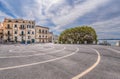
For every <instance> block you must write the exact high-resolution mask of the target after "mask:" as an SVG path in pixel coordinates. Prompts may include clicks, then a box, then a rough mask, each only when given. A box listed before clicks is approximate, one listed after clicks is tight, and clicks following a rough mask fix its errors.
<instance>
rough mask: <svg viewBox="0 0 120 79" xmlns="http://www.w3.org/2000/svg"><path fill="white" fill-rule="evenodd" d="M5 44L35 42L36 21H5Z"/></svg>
mask: <svg viewBox="0 0 120 79" xmlns="http://www.w3.org/2000/svg"><path fill="white" fill-rule="evenodd" d="M3 29H4V31H3V34H4V35H3V40H4V42H21V43H25V42H27V43H34V42H35V21H32V20H24V19H7V18H5V19H4V22H3Z"/></svg>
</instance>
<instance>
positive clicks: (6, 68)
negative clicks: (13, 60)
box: [0, 48, 79, 71]
mask: <svg viewBox="0 0 120 79" xmlns="http://www.w3.org/2000/svg"><path fill="white" fill-rule="evenodd" d="M78 51H79V48H77V49H76V51H75V52H72V53H71V54H68V55H64V56H62V57H58V58H53V59H50V60H45V61H41V62H37V63H31V64H25V65H18V66H12V67H5V68H0V71H2V70H8V69H16V68H22V67H28V66H34V65H38V64H44V63H48V62H52V61H56V60H60V59H63V58H67V57H70V56H72V55H74V54H76V53H77V52H78Z"/></svg>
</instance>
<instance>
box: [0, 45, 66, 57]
mask: <svg viewBox="0 0 120 79" xmlns="http://www.w3.org/2000/svg"><path fill="white" fill-rule="evenodd" d="M65 49H66V48H65V47H64V48H63V49H62V50H57V51H54V52H49V53H42V54H41V53H40V54H33V55H24V56H6V57H0V59H2V58H23V57H32V56H41V55H47V54H53V53H56V52H59V51H63V50H65Z"/></svg>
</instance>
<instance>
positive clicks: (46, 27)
mask: <svg viewBox="0 0 120 79" xmlns="http://www.w3.org/2000/svg"><path fill="white" fill-rule="evenodd" d="M36 27H41V28H46V29H49V28H48V27H44V26H40V25H36Z"/></svg>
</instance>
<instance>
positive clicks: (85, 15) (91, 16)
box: [0, 0, 120, 37]
mask: <svg viewBox="0 0 120 79" xmlns="http://www.w3.org/2000/svg"><path fill="white" fill-rule="evenodd" d="M119 16H120V10H119V1H115V0H114V1H113V0H24V2H23V1H22V0H15V1H11V0H0V20H1V21H2V20H3V18H4V17H10V18H24V19H32V20H35V21H36V24H37V25H38V24H39V25H42V26H47V27H49V28H51V30H52V31H54V32H55V33H56V34H59V33H60V32H61V31H63V30H64V29H66V28H70V27H74V26H79V25H91V26H93V27H94V28H95V29H96V31H97V33H98V36H99V37H103V35H104V36H105V37H106V35H109V36H111V35H112V36H113V35H114V33H116V32H119V31H120V30H119V29H120V27H119V24H120V23H119V20H120V19H119ZM107 29H109V30H107ZM103 30H104V32H103ZM115 36H118V37H119V35H118V34H116V35H115ZM115 36H113V37H115Z"/></svg>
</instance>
